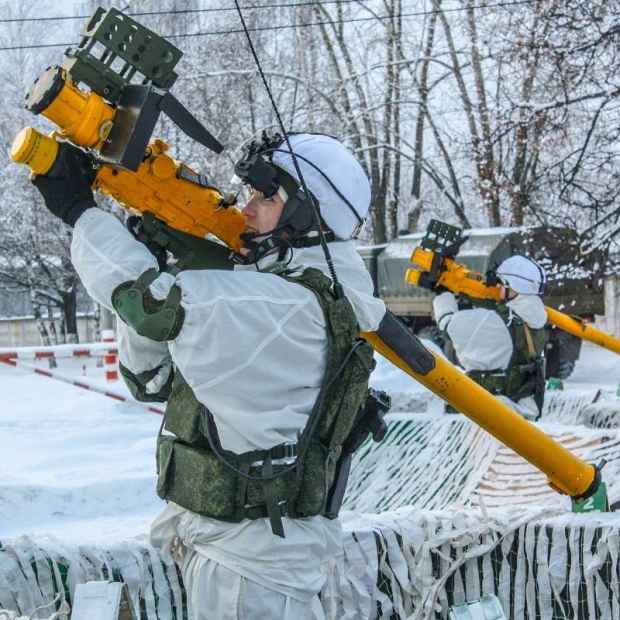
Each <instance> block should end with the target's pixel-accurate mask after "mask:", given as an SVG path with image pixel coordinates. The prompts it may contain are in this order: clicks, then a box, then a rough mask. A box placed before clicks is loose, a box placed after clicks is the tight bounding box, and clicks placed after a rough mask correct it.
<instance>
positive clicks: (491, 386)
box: [467, 304, 547, 413]
mask: <svg viewBox="0 0 620 620" xmlns="http://www.w3.org/2000/svg"><path fill="white" fill-rule="evenodd" d="M495 312H497V314H499V316H500V317H501V318H502V320H503V321H504V323H505V324H506V327H507V328H508V331H509V332H510V338H511V340H512V357H511V358H510V361H509V363H508V366H507V368H506V369H505V370H504V369H498V370H470V371H469V372H468V373H467V375H468V376H469V377H471V378H472V379H473V380H474V381H476V383H479V384H480V385H481V386H482V387H483V388H484V389H485V390H487V391H488V392H491V394H503V395H505V396H508V398H510V399H512V400H514V401H515V402H517V401H519V400H521V399H522V398H526V397H527V396H533V397H534V400H535V401H536V405H537V407H538V411H539V413H540V412H541V411H542V405H543V399H544V392H545V343H546V340H547V336H546V332H545V329H544V328H541V329H533V328H531V327H528V325H527V324H526V323H525V322H524V321H523V319H521V317H519V316H517V315H516V314H515V313H514V312H512V313H511V311H510V308H508V306H506V305H504V304H502V305H498V306H496V307H495Z"/></svg>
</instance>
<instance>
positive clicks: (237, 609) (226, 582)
mask: <svg viewBox="0 0 620 620" xmlns="http://www.w3.org/2000/svg"><path fill="white" fill-rule="evenodd" d="M182 571H183V582H184V584H185V590H186V592H187V603H188V607H189V612H190V619H191V620H325V614H324V612H323V608H322V607H321V601H320V600H319V597H318V595H316V596H314V598H313V599H312V600H311V601H310V602H309V603H308V602H302V601H299V600H297V599H294V598H291V597H290V596H286V595H284V594H281V593H279V592H276V591H275V590H270V589H267V588H265V587H264V586H261V585H260V584H258V583H256V582H254V581H250V580H249V579H246V578H245V577H243V576H241V575H239V574H238V573H235V572H234V571H232V570H229V569H228V568H226V567H224V566H222V565H221V564H218V563H217V562H214V561H213V560H210V559H207V558H205V557H204V556H201V555H200V554H199V553H197V552H196V551H188V556H187V557H186V558H185V561H184V563H183V567H182Z"/></svg>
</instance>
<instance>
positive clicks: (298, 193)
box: [235, 131, 365, 263]
mask: <svg viewBox="0 0 620 620" xmlns="http://www.w3.org/2000/svg"><path fill="white" fill-rule="evenodd" d="M303 133H304V134H306V133H307V132H303ZM288 135H289V136H291V135H301V132H294V133H288ZM314 135H327V134H314ZM329 137H332V136H329ZM284 143H285V138H283V137H282V135H281V134H279V133H274V134H269V133H268V132H267V131H263V133H262V137H261V139H260V140H253V141H251V142H250V143H248V144H247V145H246V146H245V147H244V152H243V155H242V157H241V158H240V159H239V160H238V161H237V162H236V164H235V174H236V175H237V177H239V179H241V181H242V182H243V183H245V184H247V185H250V186H251V187H252V188H254V189H255V190H257V191H259V192H261V193H262V194H263V196H265V198H271V197H272V196H274V195H275V194H276V193H278V192H280V190H284V193H285V201H284V203H285V204H284V209H283V211H282V215H281V217H280V221H279V222H278V226H277V227H276V228H274V229H273V230H271V231H269V232H268V233H263V234H260V235H258V234H257V233H244V235H242V238H243V240H244V242H245V243H246V247H249V249H250V250H251V253H250V257H249V259H248V257H246V258H245V260H244V262H246V263H247V262H256V260H259V259H260V258H261V257H262V256H265V253H266V252H270V251H271V250H272V249H273V248H274V247H276V246H279V247H280V248H281V251H282V250H283V249H284V247H285V246H288V247H289V248H292V247H310V246H312V245H318V244H319V239H318V237H316V236H315V237H314V238H312V237H309V236H308V233H310V232H311V231H312V229H313V228H315V227H316V221H315V217H314V213H313V206H312V199H313V197H310V196H308V195H307V194H306V192H305V191H304V190H303V189H302V188H301V187H300V186H299V184H298V183H297V181H296V180H295V179H294V178H293V177H292V176H291V175H290V174H289V173H288V172H287V171H286V170H283V169H282V168H280V167H278V166H276V165H275V164H274V163H273V154H274V153H285V154H288V155H291V156H292V157H294V158H297V159H301V160H302V161H304V162H306V163H307V164H308V165H309V166H311V167H312V168H313V169H314V170H316V171H317V172H318V173H319V174H320V175H321V176H322V177H323V178H324V179H325V180H326V181H327V183H328V184H329V186H330V187H331V188H332V189H333V190H334V192H335V193H336V195H337V196H338V197H339V198H340V199H341V200H342V201H343V202H344V203H345V204H346V205H347V207H348V208H349V210H350V211H351V213H353V215H354V216H355V218H356V220H357V226H356V227H355V229H354V231H353V235H352V237H356V236H357V235H358V234H359V232H360V230H361V229H362V226H363V225H364V223H365V219H364V218H363V217H361V216H360V214H359V213H358V212H357V211H356V210H355V207H354V206H353V205H352V204H351V202H350V201H349V200H348V199H347V197H346V196H344V194H343V193H342V192H341V191H340V190H339V189H338V187H337V186H336V184H335V183H334V182H333V181H332V180H331V179H330V178H329V177H328V176H327V175H326V174H325V173H324V172H323V171H322V170H321V169H320V168H319V167H318V166H317V165H316V164H314V162H312V161H310V160H309V159H308V158H306V157H304V156H303V155H299V154H298V153H295V152H294V151H292V150H288V149H284V148H281V147H282V146H283V145H284ZM315 200H316V199H315ZM265 235H267V237H271V241H267V238H265V239H263V241H261V242H260V244H256V242H255V239H256V237H257V236H261V237H265ZM326 237H327V240H328V241H335V240H336V237H335V235H334V233H333V232H332V231H329V232H328V233H327V234H326ZM259 246H260V251H259V252H257V251H256V250H258V247H259Z"/></svg>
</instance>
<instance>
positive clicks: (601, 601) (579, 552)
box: [0, 415, 620, 620]
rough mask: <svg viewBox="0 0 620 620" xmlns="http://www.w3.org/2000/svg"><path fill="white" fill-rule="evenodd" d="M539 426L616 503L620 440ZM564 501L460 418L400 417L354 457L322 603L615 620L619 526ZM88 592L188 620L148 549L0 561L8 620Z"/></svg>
mask: <svg viewBox="0 0 620 620" xmlns="http://www.w3.org/2000/svg"><path fill="white" fill-rule="evenodd" d="M543 426H544V429H545V430H546V431H547V432H549V433H550V434H551V435H553V436H554V437H555V438H556V439H557V440H558V441H560V442H561V443H563V444H564V445H565V446H567V447H569V448H570V449H572V450H573V451H575V452H576V453H577V454H578V455H579V456H581V457H583V458H585V459H587V460H588V461H590V462H600V461H601V460H602V459H603V458H605V459H607V461H608V464H607V465H606V467H605V469H604V477H605V479H606V480H607V481H608V483H611V484H610V495H611V497H612V499H614V498H615V496H614V492H616V491H620V488H618V487H617V485H615V480H616V479H617V478H618V476H617V473H618V471H617V470H618V468H620V431H616V430H614V429H609V430H600V429H588V428H585V427H583V426H579V427H577V426H570V427H569V426H565V425H562V426H560V425H557V424H544V425H543ZM558 499H559V496H558V495H556V494H555V493H553V491H551V490H550V489H549V487H548V486H547V485H546V482H545V477H544V475H543V474H541V473H540V472H538V471H536V470H535V469H534V468H533V467H531V466H530V465H529V464H527V463H526V462H524V461H523V460H522V459H521V458H520V457H518V456H517V455H515V454H514V453H513V452H511V451H510V450H508V449H507V448H505V447H503V446H500V445H499V444H498V443H497V442H496V441H495V440H494V439H493V438H491V437H490V436H489V435H488V434H487V433H486V432H484V431H482V430H481V429H479V428H478V427H476V426H475V425H474V424H473V423H471V422H469V420H467V419H466V418H463V417H461V416H445V417H441V418H436V417H434V418H433V417H429V416H425V415H414V416H411V415H410V416H404V415H397V416H392V419H391V421H390V428H389V434H388V436H387V438H386V440H385V441H384V443H382V444H381V445H376V444H368V445H366V446H365V447H364V449H363V451H362V452H361V453H360V454H359V455H358V457H357V463H356V466H355V467H354V472H353V476H352V480H351V486H350V492H349V495H348V498H347V504H346V508H347V509H348V511H346V512H345V513H344V514H343V522H344V527H345V546H344V551H345V553H344V556H343V557H341V558H338V559H336V560H334V561H333V562H332V563H331V565H330V567H329V579H328V582H327V584H326V586H325V588H324V590H323V593H322V601H323V605H324V608H325V611H326V615H327V617H328V618H329V619H334V620H336V619H337V620H341V619H354V618H355V619H360V618H368V619H374V618H390V619H391V620H397V619H405V618H408V619H412V620H421V619H422V618H433V619H434V618H442V619H446V618H447V617H448V608H449V606H450V605H451V604H453V603H459V602H463V601H465V600H473V599H476V598H478V597H479V596H480V595H481V594H483V593H485V594H496V595H497V596H498V597H499V599H500V601H501V604H502V606H503V608H504V610H505V612H506V616H507V617H508V618H511V619H514V620H529V619H532V620H533V619H537V620H538V619H545V620H555V619H558V620H559V619H565V618H578V619H584V620H585V619H590V618H597V619H604V618H608V619H610V620H614V619H616V618H619V617H620V565H619V558H620V516H617V515H615V514H604V515H597V514H589V515H573V514H570V513H567V503H566V502H563V501H558ZM89 579H121V580H123V581H126V582H127V584H128V587H129V591H130V594H131V599H132V601H133V603H134V606H135V609H136V610H139V611H140V614H141V616H142V618H148V619H149V620H155V619H168V618H176V619H179V620H180V619H181V618H185V617H186V611H185V601H184V594H183V589H182V585H181V581H180V576H179V573H178V571H177V569H176V567H175V566H174V564H173V563H172V562H171V561H170V560H169V559H167V558H163V557H161V556H160V555H159V554H158V553H157V552H156V551H154V550H153V549H150V548H149V547H148V546H146V545H144V544H142V543H139V542H136V541H132V542H130V543H126V544H124V545H119V546H117V547H106V548H105V549H104V548H100V547H95V546H92V547H90V546H89V547H74V548H69V547H67V546H63V545H61V544H59V543H55V542H53V541H49V540H46V541H40V540H39V541H33V540H30V539H27V538H24V539H21V540H18V541H4V545H3V547H2V548H0V608H5V609H14V610H16V611H18V612H21V613H22V614H24V615H26V614H28V613H30V612H32V610H33V609H34V608H35V607H37V606H38V605H41V604H43V603H45V602H50V601H52V600H53V599H54V597H55V595H56V594H57V593H58V592H61V593H63V596H65V597H66V598H67V599H69V600H70V596H71V593H72V592H73V589H74V587H75V584H76V583H79V582H82V581H86V580H89ZM39 617H40V616H39Z"/></svg>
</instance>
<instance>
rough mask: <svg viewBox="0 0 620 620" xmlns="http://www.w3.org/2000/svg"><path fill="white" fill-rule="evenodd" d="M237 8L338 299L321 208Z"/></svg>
mask: <svg viewBox="0 0 620 620" xmlns="http://www.w3.org/2000/svg"><path fill="white" fill-rule="evenodd" d="M234 2H235V7H236V8H237V13H238V14H239V19H240V20H241V25H242V26H243V32H244V33H245V36H246V38H247V40H248V45H249V46H250V51H251V52H252V56H253V57H254V62H255V63H256V67H257V69H258V72H259V73H260V76H261V79H262V80H263V84H264V86H265V90H266V91H267V95H268V96H269V100H270V101H271V106H272V107H273V111H274V112H275V114H276V118H277V119H278V124H279V125H280V129H281V130H282V135H283V136H284V140H285V142H286V145H287V146H288V150H289V151H290V154H291V157H292V158H293V165H294V166H295V171H296V172H297V175H298V177H299V182H300V183H301V186H302V188H303V190H304V193H305V194H306V196H307V197H308V199H309V200H310V205H311V206H312V212H313V214H314V220H315V222H316V228H317V232H318V234H319V241H320V243H321V248H322V250H323V254H325V261H326V262H327V267H328V268H329V273H330V275H331V278H332V281H333V283H334V292H335V294H336V296H337V297H341V296H342V287H341V286H340V283H339V282H338V278H337V277H336V270H335V269H334V263H333V261H332V255H331V253H330V251H329V248H328V247H327V241H326V240H325V235H324V233H323V229H322V227H321V215H320V212H319V208H318V206H317V204H316V200H315V198H314V196H313V195H312V194H311V193H310V192H309V191H308V187H307V185H306V181H305V179H304V176H303V174H302V173H301V169H300V167H299V162H298V161H297V156H296V155H295V152H294V151H293V147H292V146H291V143H290V141H289V139H288V132H287V131H286V128H285V126H284V123H283V122H282V117H281V116H280V111H279V110H278V106H277V105H276V102H275V99H274V98H273V95H272V94H271V89H270V88H269V84H268V83H267V78H265V74H264V73H263V68H262V67H261V64H260V60H259V59H258V55H257V53H256V50H255V49H254V44H253V43H252V37H250V32H249V31H248V28H247V26H246V24H245V19H244V18H243V13H242V11H241V7H240V6H239V2H238V0H234Z"/></svg>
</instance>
